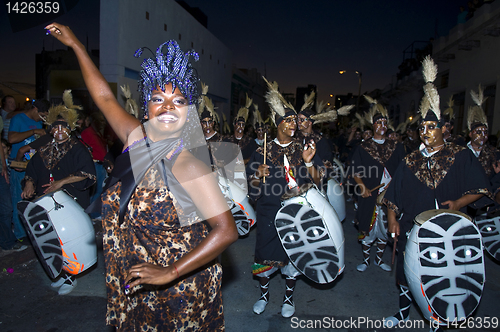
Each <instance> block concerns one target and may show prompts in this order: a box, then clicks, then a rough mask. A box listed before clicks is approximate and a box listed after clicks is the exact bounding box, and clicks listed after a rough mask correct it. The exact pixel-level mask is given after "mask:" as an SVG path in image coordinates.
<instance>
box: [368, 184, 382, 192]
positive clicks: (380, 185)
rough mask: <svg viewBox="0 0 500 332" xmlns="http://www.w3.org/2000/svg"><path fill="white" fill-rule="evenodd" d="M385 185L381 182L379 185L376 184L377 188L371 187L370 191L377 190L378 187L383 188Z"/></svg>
mask: <svg viewBox="0 0 500 332" xmlns="http://www.w3.org/2000/svg"><path fill="white" fill-rule="evenodd" d="M383 186H384V183H381V184H379V185H378V186H376V187H375V188H373V189H371V190H370V192H372V191H375V190H377V189H380V188H382V187H383Z"/></svg>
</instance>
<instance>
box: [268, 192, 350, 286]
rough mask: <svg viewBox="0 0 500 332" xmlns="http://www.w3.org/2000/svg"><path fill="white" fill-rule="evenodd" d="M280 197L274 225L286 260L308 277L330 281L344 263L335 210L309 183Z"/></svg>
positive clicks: (341, 269) (340, 227)
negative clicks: (286, 256)
mask: <svg viewBox="0 0 500 332" xmlns="http://www.w3.org/2000/svg"><path fill="white" fill-rule="evenodd" d="M282 200H283V202H282V205H283V206H282V207H281V208H280V209H279V210H278V213H277V214H276V218H275V226H276V230H277V232H278V237H279V238H280V241H281V244H282V245H283V248H284V249H285V252H286V253H287V255H288V257H289V258H290V261H291V262H292V263H293V264H294V265H295V267H296V268H297V269H298V270H299V271H300V272H301V273H302V274H304V275H305V276H306V277H307V278H309V279H311V280H312V281H314V282H316V283H319V284H326V283H330V282H332V281H333V280H335V278H336V277H337V276H338V275H339V274H341V273H342V271H343V270H344V267H345V265H344V231H343V229H342V223H341V222H340V219H339V217H338V215H337V213H336V212H335V210H334V209H333V207H332V206H331V205H330V203H329V202H328V200H327V199H326V197H325V196H323V195H322V194H321V192H320V191H319V190H318V189H317V188H316V187H315V186H313V185H311V184H306V185H303V186H301V187H300V189H299V190H298V192H296V193H292V194H286V195H284V196H283V197H282Z"/></svg>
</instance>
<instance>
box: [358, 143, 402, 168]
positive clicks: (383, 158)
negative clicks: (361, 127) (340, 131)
mask: <svg viewBox="0 0 500 332" xmlns="http://www.w3.org/2000/svg"><path fill="white" fill-rule="evenodd" d="M396 145H397V142H396V141H393V140H390V139H386V140H385V142H384V143H383V144H378V143H377V142H375V141H374V140H372V139H369V140H366V141H363V142H362V143H361V144H360V146H361V147H362V148H363V149H364V150H365V151H366V152H368V154H369V155H370V156H371V157H372V158H373V159H375V160H376V161H378V162H379V163H380V164H382V166H384V165H385V163H386V162H387V161H388V160H389V159H390V158H391V156H392V153H393V152H394V150H396Z"/></svg>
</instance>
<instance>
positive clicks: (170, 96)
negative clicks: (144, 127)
mask: <svg viewBox="0 0 500 332" xmlns="http://www.w3.org/2000/svg"><path fill="white" fill-rule="evenodd" d="M187 114H188V100H187V99H186V98H185V97H184V95H183V94H182V93H181V92H180V90H179V89H178V88H175V90H174V91H173V92H172V84H167V85H165V92H163V91H162V90H161V89H160V88H159V87H157V89H155V90H153V92H152V94H151V99H150V100H149V102H148V117H149V121H148V122H149V124H150V125H151V126H152V128H151V129H154V132H155V134H158V136H157V137H158V138H157V139H162V138H169V137H179V136H180V134H181V132H182V128H183V127H184V124H185V123H186V120H187Z"/></svg>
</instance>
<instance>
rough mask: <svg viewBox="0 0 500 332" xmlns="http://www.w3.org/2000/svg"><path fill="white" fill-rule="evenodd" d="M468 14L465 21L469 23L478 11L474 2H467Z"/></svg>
mask: <svg viewBox="0 0 500 332" xmlns="http://www.w3.org/2000/svg"><path fill="white" fill-rule="evenodd" d="M467 8H468V14H467V15H466V16H465V19H466V20H467V21H468V20H470V19H471V18H472V17H473V16H474V12H475V11H476V7H475V6H474V3H473V2H472V1H469V2H467Z"/></svg>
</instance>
